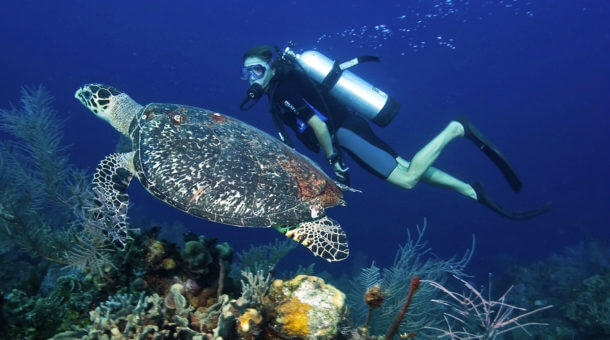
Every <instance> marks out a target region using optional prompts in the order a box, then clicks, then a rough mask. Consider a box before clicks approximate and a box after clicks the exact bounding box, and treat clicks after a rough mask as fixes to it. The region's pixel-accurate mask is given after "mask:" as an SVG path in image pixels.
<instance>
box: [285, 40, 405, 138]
mask: <svg viewBox="0 0 610 340" xmlns="http://www.w3.org/2000/svg"><path fill="white" fill-rule="evenodd" d="M282 57H283V58H284V59H288V60H291V61H292V62H296V63H297V64H298V65H299V66H300V67H301V68H302V69H303V70H304V71H305V73H306V74H307V75H308V76H309V77H310V78H311V79H313V80H315V81H316V82H317V83H319V84H320V85H321V86H322V87H323V88H324V89H325V90H326V91H328V93H329V94H330V95H332V96H333V97H334V98H335V99H337V100H338V101H339V102H340V103H342V104H343V105H346V106H348V107H350V108H351V109H353V110H354V111H356V112H358V113H360V114H361V115H363V116H364V117H366V118H368V119H369V120H371V121H372V122H374V123H375V124H377V125H378V126H380V127H385V126H387V125H388V124H389V123H390V122H391V121H392V119H394V117H395V116H396V114H397V113H398V110H399V108H400V103H398V102H397V101H396V100H395V99H394V98H392V97H390V96H388V95H387V94H386V93H385V92H383V91H381V90H380V89H378V88H376V87H375V86H373V85H371V84H369V83H368V82H367V81H365V80H363V79H362V78H360V77H358V76H357V75H355V74H354V73H352V72H350V71H347V69H348V68H350V67H352V66H355V65H358V64H359V63H362V62H367V61H379V58H377V57H375V56H361V57H358V58H354V59H352V60H349V61H346V62H344V63H338V62H337V61H334V60H331V59H330V58H328V57H326V56H325V55H323V54H322V53H320V52H318V51H305V52H303V53H301V54H296V53H294V52H293V51H292V50H291V49H290V47H287V48H286V49H285V50H284V54H283V56H282Z"/></svg>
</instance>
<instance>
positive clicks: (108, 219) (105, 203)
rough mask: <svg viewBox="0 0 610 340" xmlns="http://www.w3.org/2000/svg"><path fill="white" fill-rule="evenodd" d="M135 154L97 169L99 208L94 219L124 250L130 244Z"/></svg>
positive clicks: (103, 163)
mask: <svg viewBox="0 0 610 340" xmlns="http://www.w3.org/2000/svg"><path fill="white" fill-rule="evenodd" d="M133 154H134V153H133V152H129V153H124V154H119V153H113V154H111V155H108V156H106V157H105V158H104V159H102V161H101V162H100V164H99V165H98V166H97V168H96V169H95V174H94V175H93V192H94V194H95V204H96V207H94V208H93V209H92V211H91V213H92V214H91V218H93V219H94V220H96V221H98V222H101V223H98V224H101V225H102V228H104V234H105V235H106V237H108V239H109V240H110V241H111V242H113V243H115V244H117V245H119V246H121V247H124V246H125V242H126V241H127V208H128V206H129V196H128V195H127V187H128V186H129V182H130V181H131V179H132V178H133V172H132V170H131V168H132V167H131V160H132V159H133Z"/></svg>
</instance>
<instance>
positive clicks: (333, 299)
mask: <svg viewBox="0 0 610 340" xmlns="http://www.w3.org/2000/svg"><path fill="white" fill-rule="evenodd" d="M263 305H264V308H265V309H266V310H268V311H272V312H271V315H270V317H271V320H270V322H269V325H268V326H267V327H268V328H267V329H268V332H270V333H271V334H273V337H277V338H279V339H292V338H295V337H297V338H301V339H333V338H335V337H336V336H337V334H338V331H339V328H338V327H339V326H340V324H341V322H342V321H343V319H344V317H345V313H346V305H345V295H344V294H343V293H342V292H341V291H339V290H337V289H336V288H335V287H333V286H331V285H328V284H326V283H325V282H324V280H322V279H320V278H318V277H314V276H305V275H299V276H297V277H295V278H294V279H292V280H290V281H282V280H275V281H273V283H272V284H271V288H270V289H269V292H268V294H267V296H266V297H265V298H264V302H263Z"/></svg>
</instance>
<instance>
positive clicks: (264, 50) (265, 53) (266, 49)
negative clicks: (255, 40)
mask: <svg viewBox="0 0 610 340" xmlns="http://www.w3.org/2000/svg"><path fill="white" fill-rule="evenodd" d="M250 57H259V58H261V59H263V60H264V61H265V62H269V61H270V60H271V57H273V49H271V47H270V46H268V45H262V46H254V47H252V48H251V49H249V50H247V51H246V53H244V57H243V59H242V61H245V60H246V59H247V58H250Z"/></svg>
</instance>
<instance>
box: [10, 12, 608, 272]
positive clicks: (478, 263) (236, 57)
mask: <svg viewBox="0 0 610 340" xmlns="http://www.w3.org/2000/svg"><path fill="white" fill-rule="evenodd" d="M607 3H608V2H607V1H604V0H599V1H592V0H591V1H572V0H559V1H550V0H547V1H532V2H528V1H500V0H498V1H471V3H467V2H466V1H453V2H451V1H419V2H418V1H391V2H390V1H388V2H380V1H376V2H373V1H335V2H332V5H328V4H326V2H322V1H319V2H318V1H302V2H296V1H282V2H280V1H277V2H272V1H257V2H251V1H180V2H169V1H130V2H124V1H104V2H99V1H97V2H93V1H52V2H51V1H13V2H8V1H3V2H2V5H0V43H1V45H0V46H2V53H0V79H1V80H2V81H1V82H0V105H2V106H3V107H7V106H8V104H9V102H13V103H15V102H16V101H17V99H18V97H19V89H20V87H21V86H23V85H37V84H44V85H45V86H46V87H47V88H48V89H49V90H50V91H51V93H53V94H54V95H55V96H56V108H57V110H58V111H59V113H60V115H61V117H62V118H64V119H65V126H66V137H65V142H66V143H68V144H71V148H70V151H71V156H72V160H73V162H74V163H75V164H76V165H77V166H78V167H81V168H86V169H89V170H90V171H93V169H94V168H95V166H96V164H97V162H98V161H99V160H100V159H102V158H103V157H104V156H105V155H106V154H108V153H111V152H113V151H114V147H115V144H116V141H117V137H118V133H116V132H115V131H114V130H113V129H112V128H111V127H110V126H108V125H106V124H105V123H103V122H102V121H100V120H98V119H96V118H95V117H94V116H93V115H92V114H91V113H90V112H89V111H87V110H86V109H85V108H83V107H82V106H81V105H80V104H79V103H78V102H77V101H76V100H74V99H73V93H74V91H75V90H76V89H77V88H78V87H79V86H80V85H82V84H84V83H88V82H102V83H108V84H112V85H114V86H116V87H118V88H120V89H123V90H125V91H126V92H127V93H128V94H130V95H131V96H132V98H134V99H135V100H137V101H139V102H140V103H142V104H145V103H148V102H153V101H157V102H174V103H182V104H189V105H195V106H201V107H206V108H209V109H213V110H216V111H219V112H222V113H225V114H229V115H233V116H235V117H238V118H240V119H242V120H244V121H247V122H249V123H251V124H253V125H256V126H258V127H260V128H261V129H263V130H266V131H268V132H274V130H273V127H272V125H271V122H270V119H269V116H268V113H267V107H266V100H263V101H261V103H259V104H258V105H257V106H256V107H255V108H254V109H253V110H251V111H249V112H247V113H242V112H240V111H239V110H238V108H237V106H238V103H239V101H240V100H241V99H242V97H243V95H244V91H245V89H246V87H247V84H245V83H244V82H242V81H240V80H239V70H240V63H241V55H242V53H243V52H244V51H245V50H246V49H247V48H248V47H250V46H252V45H258V44H278V45H280V46H284V45H285V44H286V43H287V42H288V41H289V40H293V41H295V42H296V44H297V49H309V48H312V47H315V48H317V49H319V50H320V51H322V52H323V53H325V54H327V55H329V56H331V57H332V58H337V59H347V58H351V57H353V56H356V55H361V54H376V55H379V56H380V57H381V58H382V63H381V64H374V65H362V66H359V68H358V69H357V70H356V71H355V72H356V73H357V74H359V75H361V76H362V77H364V78H365V79H367V80H369V81H370V82H372V83H373V84H375V85H377V86H378V87H380V88H381V89H383V90H385V91H386V92H388V93H390V94H391V95H393V96H394V97H396V98H397V99H398V100H399V101H400V102H401V103H402V109H401V112H400V114H399V116H397V118H396V119H395V120H394V122H393V123H392V124H391V126H389V127H387V128H385V129H379V128H374V129H375V131H376V132H377V133H378V134H379V135H380V136H381V137H382V138H384V139H385V140H386V141H388V142H389V143H390V144H391V145H392V146H393V147H394V148H395V149H396V150H398V151H399V153H400V154H401V155H402V156H403V157H404V158H407V159H410V158H411V157H412V156H413V154H414V152H416V150H418V148H420V147H422V146H423V145H424V144H425V143H426V142H427V141H428V140H429V139H431V138H432V137H433V136H434V135H435V134H436V133H438V132H439V131H440V130H441V129H442V128H443V127H444V126H445V125H446V124H447V123H448V122H449V121H450V119H451V118H452V117H454V116H455V115H457V114H460V113H464V114H467V115H468V116H469V117H470V118H471V120H472V121H473V122H475V123H476V125H477V126H478V127H479V128H480V130H482V131H484V132H485V133H486V134H487V135H488V136H489V137H490V139H492V140H493V141H494V142H495V143H496V144H497V145H498V146H499V147H500V148H501V149H502V150H503V151H504V152H505V154H506V155H507V156H508V157H509V158H510V160H511V161H512V162H513V165H514V166H515V167H516V168H517V170H518V171H519V173H520V174H521V176H522V179H523V182H524V184H525V185H524V189H523V191H522V192H521V193H519V194H517V195H516V194H513V193H512V192H511V191H510V189H509V187H508V185H507V184H506V183H505V181H504V180H503V178H502V177H501V175H500V173H499V171H497V169H495V168H494V167H493V166H492V164H491V162H490V161H489V160H487V159H486V158H485V157H484V155H483V154H482V153H481V152H479V151H478V150H477V149H476V148H475V147H473V145H471V144H470V143H468V142H466V141H463V140H458V141H456V142H454V143H452V144H450V145H449V146H448V147H447V148H446V150H445V152H443V154H442V155H441V157H440V158H439V160H438V162H437V163H436V166H437V167H439V168H441V169H444V170H446V171H448V172H450V173H452V174H454V175H455V176H457V177H459V178H462V179H464V180H466V181H469V182H473V181H475V180H478V181H482V182H483V183H484V184H485V186H486V188H487V189H488V191H489V193H490V195H492V197H494V198H496V199H497V200H498V201H499V202H501V203H503V204H506V205H507V206H511V207H515V208H528V207H532V206H535V205H537V204H540V203H543V202H546V201H553V202H554V204H555V209H554V210H553V211H552V212H551V213H549V214H547V215H544V216H541V217H539V218H536V219H533V220H530V221H524V222H514V221H509V220H506V219H503V218H501V217H499V216H497V215H495V214H494V213H492V212H490V211H488V210H487V209H486V208H484V207H482V206H480V205H479V204H477V203H476V202H473V201H471V200H469V199H466V198H463V197H460V196H458V195H457V194H454V193H452V192H448V191H446V190H443V189H438V188H434V187H429V186H426V185H424V184H422V185H420V186H418V187H417V188H416V189H414V190H411V191H405V190H401V189H399V188H396V187H393V186H392V185H390V184H387V183H385V182H383V181H381V180H379V179H377V178H375V177H373V176H371V175H369V174H368V173H366V172H364V171H363V170H361V169H360V168H358V166H357V165H356V164H353V162H350V164H349V165H350V166H351V169H352V181H353V185H354V186H355V187H357V188H360V189H362V190H363V191H364V193H363V194H352V193H347V194H346V200H347V202H348V204H349V205H348V207H345V208H334V209H332V210H329V214H330V215H331V216H332V217H334V218H336V219H338V220H339V221H341V223H342V225H343V226H344V228H345V230H346V232H347V233H348V236H349V240H350V244H351V250H352V252H353V253H354V254H355V253H357V252H362V253H364V254H366V255H367V256H370V259H375V260H376V261H377V263H378V264H380V265H387V264H389V263H390V262H391V260H392V258H393V255H394V253H395V251H396V249H397V247H398V245H399V244H400V243H402V242H404V240H405V236H406V228H407V227H413V226H414V225H415V224H418V223H421V222H422V221H423V218H424V217H428V221H429V225H430V226H429V229H428V233H427V237H426V238H427V239H428V240H429V241H430V245H431V246H432V247H433V249H434V251H435V253H436V254H438V255H440V256H442V257H447V256H452V255H454V254H461V253H462V251H463V250H464V249H465V248H466V247H467V246H469V244H470V238H471V235H472V234H476V236H477V252H476V253H475V258H474V259H473V262H472V265H471V267H470V272H473V273H486V272H487V271H493V272H500V271H502V269H503V268H506V266H507V265H509V264H512V263H528V262H530V261H532V260H534V259H538V258H541V257H543V256H545V255H548V254H549V253H551V252H553V251H557V250H560V249H561V248H563V247H564V246H566V245H571V244H575V243H577V242H579V241H581V240H587V239H600V240H604V241H607V240H608V239H609V237H608V236H609V234H610V232H609V231H608V230H609V229H608V219H609V217H610V212H609V210H610V209H609V208H610V206H609V202H610V194H609V191H610V190H609V189H610V185H609V184H610V179H609V178H608V174H609V172H610V171H609V170H610V167H609V161H608V158H609V156H610V152H609V151H608V143H609V142H610V138H609V134H608V130H609V128H610V124H609V123H610V117H609V114H610V99H609V94H610V63H609V60H610V58H609V56H610V53H609V52H610V24H609V19H610V16H609V14H610V10H609V8H608V5H607ZM253 5H255V7H254V6H253ZM426 14H429V15H428V16H426ZM402 15H404V18H400V16H402ZM418 21H419V22H418ZM380 24H383V25H386V27H387V28H388V29H389V30H390V31H391V34H389V35H384V34H382V32H381V29H380V30H375V28H374V26H375V25H380ZM364 26H366V30H365V33H364V34H359V33H356V34H354V35H351V36H350V35H349V34H343V35H342V32H345V31H346V30H349V29H351V28H354V29H355V32H361V31H362V29H363V27H364ZM401 29H402V30H401ZM407 29H409V31H407ZM320 37H323V38H321V39H319V38H320ZM384 37H385V38H384ZM439 37H440V38H439ZM449 39H452V40H449ZM422 42H423V44H422ZM439 42H445V43H450V44H451V45H453V46H454V47H455V48H454V49H452V48H450V46H446V45H445V44H440V43H439ZM314 159H316V160H318V161H319V162H320V163H323V162H322V159H321V157H320V156H314ZM348 162H349V161H348ZM130 193H131V198H132V201H133V202H134V208H133V210H132V211H131V214H132V215H133V216H135V215H139V214H140V215H141V214H146V215H147V216H148V217H150V218H151V219H153V220H156V221H160V223H173V222H175V221H182V222H183V223H185V224H186V225H187V226H188V228H189V229H192V230H194V231H196V232H198V233H203V234H205V235H209V236H213V237H218V238H220V239H221V240H223V241H229V242H230V243H231V244H232V245H233V246H234V247H236V248H238V249H242V248H244V247H248V246H249V245H250V244H257V245H258V244H264V243H266V242H268V241H270V240H272V239H273V238H275V237H278V235H277V234H276V233H275V232H274V231H272V230H253V229H245V228H241V229H240V228H232V227H226V226H222V225H218V224H214V223H209V222H207V221H202V220H198V219H195V218H191V217H188V216H185V215H184V214H181V213H179V212H177V211H176V210H173V209H171V208H168V207H166V206H165V205H164V204H163V203H161V202H159V201H156V200H155V199H154V198H152V197H150V196H149V195H147V194H146V193H145V192H144V190H143V189H142V188H141V186H140V185H139V184H135V185H132V187H131V188H130ZM294 255H295V258H297V260H296V262H297V263H301V264H307V263H310V262H311V261H316V263H319V266H321V268H322V267H323V268H327V269H331V270H335V269H336V270H349V268H350V265H351V264H350V262H349V261H348V262H347V263H339V264H333V265H325V264H324V263H323V261H319V260H318V259H315V260H314V259H313V257H312V256H310V255H309V253H308V252H307V251H306V250H302V249H299V250H297V251H296V253H295V254H294ZM296 255H298V256H296ZM353 258H355V256H354V257H353ZM351 262H352V263H353V262H354V261H353V260H351Z"/></svg>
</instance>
